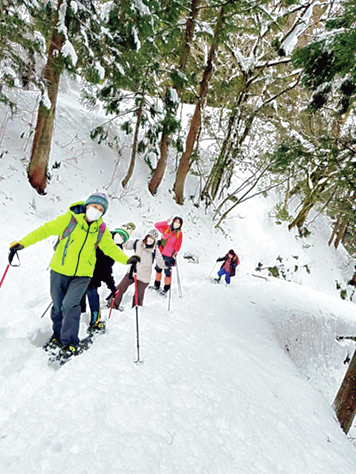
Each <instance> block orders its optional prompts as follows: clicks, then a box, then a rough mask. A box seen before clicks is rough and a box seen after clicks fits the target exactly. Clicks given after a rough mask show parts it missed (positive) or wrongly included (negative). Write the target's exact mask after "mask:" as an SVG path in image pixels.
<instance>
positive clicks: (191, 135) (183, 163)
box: [173, 5, 226, 204]
mask: <svg viewBox="0 0 356 474" xmlns="http://www.w3.org/2000/svg"><path fill="white" fill-rule="evenodd" d="M225 9H226V5H224V6H222V7H221V9H220V12H219V16H218V19H217V22H216V26H215V31H214V38H213V40H212V44H211V46H210V51H209V55H208V61H207V65H206V68H205V70H204V74H203V78H202V80H201V82H200V90H199V98H198V101H197V103H196V105H195V110H194V115H193V118H192V121H191V124H190V128H189V132H188V136H187V140H186V146H185V151H184V153H183V154H182V156H181V159H180V161H179V166H178V170H177V174H176V180H175V183H174V187H173V190H174V194H175V199H176V202H177V203H178V204H183V202H184V184H185V180H186V177H187V174H188V171H189V167H190V158H191V156H192V153H193V150H194V144H195V141H196V138H197V136H198V132H199V128H200V122H201V110H202V108H203V107H204V103H205V98H206V94H207V92H208V85H209V81H210V79H211V76H212V73H213V65H214V63H215V59H216V52H217V49H218V44H219V36H220V33H221V30H222V28H223V24H224V19H225V18H224V17H225Z"/></svg>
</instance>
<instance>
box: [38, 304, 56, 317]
mask: <svg viewBox="0 0 356 474" xmlns="http://www.w3.org/2000/svg"><path fill="white" fill-rule="evenodd" d="M52 304H53V303H52V301H51V302H50V304H49V305H48V306H47V308H46V309H45V312H44V313H43V314H42V316H41V318H43V316H44V315H45V314H46V313H47V311H48V310H49V308H50V307H51V306H52Z"/></svg>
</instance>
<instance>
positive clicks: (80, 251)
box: [73, 226, 90, 276]
mask: <svg viewBox="0 0 356 474" xmlns="http://www.w3.org/2000/svg"><path fill="white" fill-rule="evenodd" d="M89 231H90V227H89V226H88V230H87V235H86V236H85V239H84V242H83V245H82V248H81V249H80V250H79V253H78V260H77V266H76V267H75V272H74V275H73V276H75V275H76V274H77V270H78V267H79V259H80V254H81V253H82V250H83V248H84V245H85V242H86V241H87V238H88V235H89Z"/></svg>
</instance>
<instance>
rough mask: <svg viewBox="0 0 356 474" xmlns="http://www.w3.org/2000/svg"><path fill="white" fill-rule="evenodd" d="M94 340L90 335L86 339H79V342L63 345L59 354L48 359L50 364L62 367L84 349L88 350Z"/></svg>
mask: <svg viewBox="0 0 356 474" xmlns="http://www.w3.org/2000/svg"><path fill="white" fill-rule="evenodd" d="M93 342H94V339H93V337H92V335H90V336H88V337H86V338H85V339H83V340H81V341H79V344H66V345H64V346H62V347H61V349H60V351H59V353H58V355H56V356H52V357H50V358H49V359H48V365H53V366H55V365H57V366H58V367H61V366H62V365H64V364H66V363H67V362H68V361H70V360H72V359H73V357H77V356H78V355H80V354H82V353H83V352H84V351H86V350H88V349H89V348H90V347H91V345H92V344H93Z"/></svg>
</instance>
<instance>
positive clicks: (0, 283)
mask: <svg viewBox="0 0 356 474" xmlns="http://www.w3.org/2000/svg"><path fill="white" fill-rule="evenodd" d="M15 255H16V257H17V259H18V261H19V263H18V265H13V264H12V260H13V258H14V256H15ZM20 265H21V262H20V259H19V256H18V254H17V251H16V252H11V250H10V252H9V263H8V264H7V265H6V268H5V271H4V274H3V276H2V278H1V281H0V288H1V285H2V284H3V281H4V280H5V277H6V274H7V272H8V270H9V268H10V266H11V267H19V266H20Z"/></svg>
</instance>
